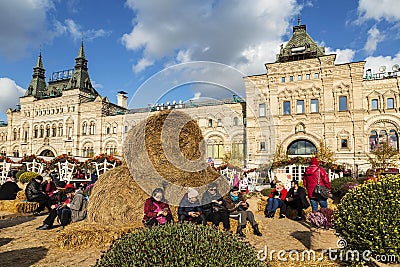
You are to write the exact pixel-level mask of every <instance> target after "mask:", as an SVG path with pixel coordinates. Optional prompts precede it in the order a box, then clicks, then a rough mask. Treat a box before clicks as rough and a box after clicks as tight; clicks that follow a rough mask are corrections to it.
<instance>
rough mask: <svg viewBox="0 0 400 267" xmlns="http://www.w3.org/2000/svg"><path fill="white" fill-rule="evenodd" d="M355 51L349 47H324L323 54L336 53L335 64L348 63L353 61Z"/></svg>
mask: <svg viewBox="0 0 400 267" xmlns="http://www.w3.org/2000/svg"><path fill="white" fill-rule="evenodd" d="M355 53H356V51H354V50H351V49H343V50H342V49H336V50H333V49H332V48H330V47H325V54H327V55H329V54H336V60H335V64H342V63H349V62H352V61H353V58H354V54H355Z"/></svg>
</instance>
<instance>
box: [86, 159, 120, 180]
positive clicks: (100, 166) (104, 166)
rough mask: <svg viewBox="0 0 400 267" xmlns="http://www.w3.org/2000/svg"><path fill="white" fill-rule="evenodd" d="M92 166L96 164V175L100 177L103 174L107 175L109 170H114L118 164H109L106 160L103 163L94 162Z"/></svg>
mask: <svg viewBox="0 0 400 267" xmlns="http://www.w3.org/2000/svg"><path fill="white" fill-rule="evenodd" d="M92 164H94V166H95V167H96V174H97V177H99V176H100V175H101V174H103V173H105V172H106V171H108V170H111V169H114V168H115V166H116V164H117V163H116V162H114V163H111V162H108V161H107V159H104V161H103V162H99V163H98V162H92Z"/></svg>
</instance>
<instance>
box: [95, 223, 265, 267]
mask: <svg viewBox="0 0 400 267" xmlns="http://www.w3.org/2000/svg"><path fill="white" fill-rule="evenodd" d="M95 266H98V267H100V266H143V267H144V266H193V267H194V266H196V267H197V266H215V267H218V266H221V267H222V266H266V265H265V264H264V263H263V262H261V261H260V260H258V259H257V252H256V250H255V249H254V248H252V247H250V245H249V244H247V243H244V242H243V241H241V240H240V239H239V238H238V237H237V236H235V235H230V234H228V233H226V232H221V231H218V230H215V229H213V228H212V227H207V226H202V225H193V224H175V225H163V226H155V227H152V228H149V229H141V230H136V231H135V232H132V233H130V234H127V235H125V236H123V237H122V238H120V239H119V240H117V241H116V242H115V243H114V244H113V245H112V246H111V247H110V248H109V250H108V251H106V252H105V253H104V254H103V255H102V256H101V259H99V260H97V263H96V265H95Z"/></svg>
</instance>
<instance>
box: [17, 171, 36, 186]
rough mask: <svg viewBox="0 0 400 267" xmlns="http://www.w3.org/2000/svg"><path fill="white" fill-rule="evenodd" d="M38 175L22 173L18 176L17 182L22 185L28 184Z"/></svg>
mask: <svg viewBox="0 0 400 267" xmlns="http://www.w3.org/2000/svg"><path fill="white" fill-rule="evenodd" d="M38 175H39V174H38V173H36V172H24V173H23V174H21V175H20V176H19V181H20V182H21V183H23V184H26V183H29V182H30V181H31V180H32V179H33V178H36V176H38Z"/></svg>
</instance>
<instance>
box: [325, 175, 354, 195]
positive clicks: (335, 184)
mask: <svg viewBox="0 0 400 267" xmlns="http://www.w3.org/2000/svg"><path fill="white" fill-rule="evenodd" d="M355 181H356V180H355V179H353V178H352V177H339V178H336V179H333V180H332V181H331V192H332V194H335V195H344V194H345V193H346V192H343V191H342V188H343V185H344V184H346V183H349V182H355Z"/></svg>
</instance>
